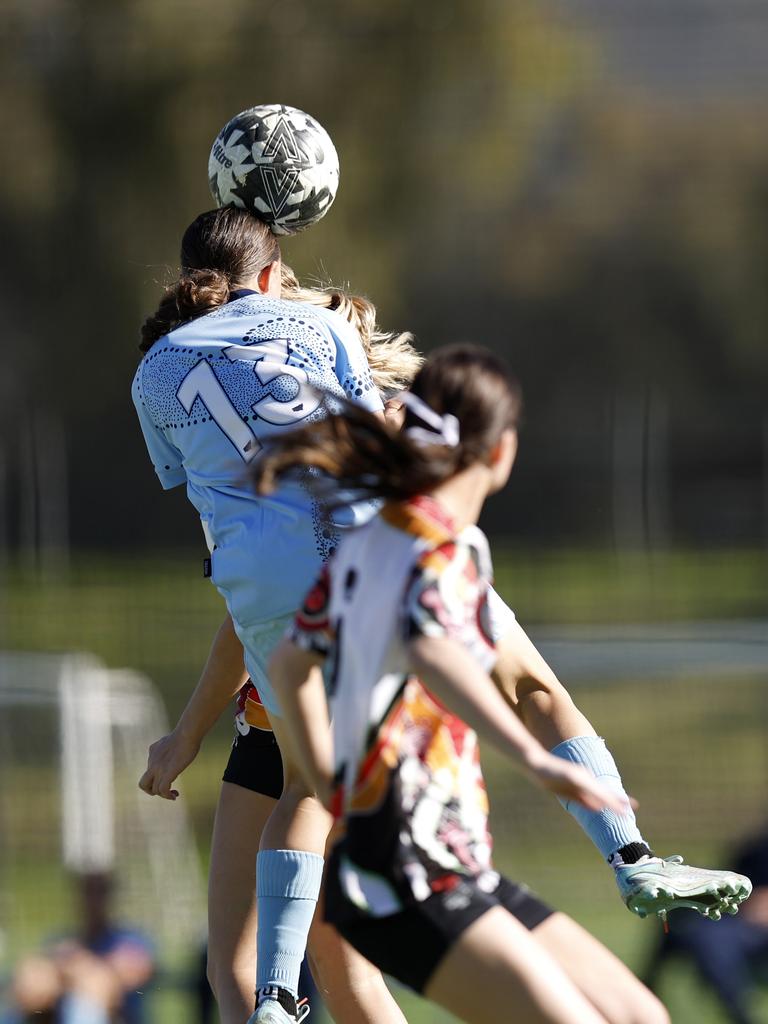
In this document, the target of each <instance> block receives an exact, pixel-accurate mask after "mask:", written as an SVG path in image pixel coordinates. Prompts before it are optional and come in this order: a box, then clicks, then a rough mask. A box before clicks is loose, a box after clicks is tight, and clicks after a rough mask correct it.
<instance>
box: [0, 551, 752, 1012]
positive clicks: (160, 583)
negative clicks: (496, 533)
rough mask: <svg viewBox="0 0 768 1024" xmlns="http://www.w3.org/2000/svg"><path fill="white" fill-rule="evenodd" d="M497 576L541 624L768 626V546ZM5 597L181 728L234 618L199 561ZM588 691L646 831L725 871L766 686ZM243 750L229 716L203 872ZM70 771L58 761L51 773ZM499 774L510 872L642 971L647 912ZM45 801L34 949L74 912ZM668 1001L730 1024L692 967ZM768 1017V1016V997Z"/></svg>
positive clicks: (412, 1004) (26, 837)
mask: <svg viewBox="0 0 768 1024" xmlns="http://www.w3.org/2000/svg"><path fill="white" fill-rule="evenodd" d="M496 566H497V582H498V586H499V589H500V590H501V592H502V594H503V595H504V596H505V597H506V599H507V600H508V601H510V603H511V604H512V605H513V607H515V609H516V610H517V612H518V616H519V617H520V618H521V620H522V621H523V622H524V623H525V624H533V625H535V624H536V623H561V624H567V623H636V622H669V621H673V620H696V619H713V618H730V617H755V618H766V617H768V571H766V570H767V569H768V559H767V558H766V553H765V552H764V551H744V550H740V551H706V552H695V551H691V552H672V553H668V554H664V555H660V554H658V555H655V556H654V557H652V558H650V557H645V556H642V557H641V556H635V557H626V556H625V557H622V558H619V557H618V556H615V555H611V554H606V553H605V552H602V553H595V552H575V551H568V552H557V553H553V552H548V553H541V554H531V553H523V552H520V551H517V550H514V549H511V548H509V549H500V548H499V546H497V549H496ZM0 602H1V604H0V648H5V649H19V650H35V651H51V650H54V651H57V650H58V651H64V650H88V651H92V652H94V653H95V654H97V655H98V656H100V657H101V658H103V659H104V660H105V661H106V663H107V664H108V665H110V666H113V667H118V666H124V665H128V666H131V667H132V668H135V669H140V670H142V671H144V672H146V673H147V674H148V675H149V676H150V677H151V678H152V679H153V680H154V682H155V683H156V684H157V685H158V687H159V688H160V690H161V692H162V694H163V697H164V699H165V701H166V704H167V706H168V708H169V712H170V714H171V716H172V717H173V716H175V714H176V713H177V712H178V710H179V708H180V707H181V705H182V702H183V700H184V697H185V694H186V693H187V692H188V690H189V688H190V686H191V685H192V684H193V683H194V681H195V678H196V676H197V673H198V671H199V668H200V666H201V664H202V662H203V660H204V658H205V655H206V652H207V645H208V642H209V639H210V636H211V635H212V632H213V630H214V629H215V627H216V625H217V623H218V620H219V619H220V617H221V614H222V607H221V603H220V600H219V598H218V596H217V595H216V593H215V591H214V589H213V588H212V587H211V586H210V585H209V584H207V583H206V582H205V581H204V580H203V579H202V578H201V576H200V574H199V558H198V555H197V553H192V554H179V555H169V554H167V553H166V554H163V555H158V556H154V555H148V554H146V553H145V554H142V555H141V556H137V557H125V556H99V555H94V554H90V555H83V556H81V557H78V558H76V559H73V569H72V571H71V573H70V574H69V575H68V576H67V577H62V578H58V579H48V580H44V581H43V580H39V579H36V578H34V577H32V576H30V575H29V574H25V573H23V572H21V571H20V570H19V569H18V568H14V567H11V569H10V571H9V572H8V574H7V577H6V581H5V585H4V587H3V589H2V591H0ZM575 696H576V698H577V700H578V702H579V704H580V706H582V708H583V709H584V710H585V711H586V713H587V714H588V715H589V716H590V717H591V718H592V720H593V721H594V722H595V724H596V726H597V728H598V731H600V732H601V733H602V734H604V735H606V736H608V737H609V738H610V741H611V747H612V749H613V750H614V753H615V755H616V758H617V761H618V762H619V763H620V764H621V766H622V770H623V773H624V776H625V780H626V781H627V784H628V787H629V788H630V789H631V791H632V792H633V794H634V795H635V796H636V797H637V798H638V799H639V800H640V802H641V812H640V820H641V822H642V825H643V829H644V831H645V832H646V834H647V835H648V838H649V839H651V841H652V842H653V843H654V845H655V846H656V847H657V849H659V851H661V852H664V853H674V852H681V853H684V854H685V855H686V857H687V858H688V859H689V860H692V861H695V860H696V859H699V860H701V859H704V860H706V861H712V862H722V860H723V859H724V858H725V856H726V851H727V850H728V848H729V847H730V846H731V845H732V843H733V842H734V841H735V840H736V839H738V838H739V836H740V835H742V834H744V833H746V832H747V831H749V829H751V828H753V827H755V826H757V825H758V824H760V823H761V822H762V820H763V817H764V814H765V806H766V788H767V785H766V782H767V780H768V754H767V753H766V749H767V745H766V732H767V731H768V686H767V685H766V680H765V679H764V678H757V677H754V676H752V677H750V676H744V675H734V676H733V677H718V678H716V677H712V678H707V679H706V680H700V679H697V678H695V677H692V676H690V675H685V674H678V675H676V676H675V677H674V678H670V679H665V680H659V679H655V678H654V679H648V678H644V677H643V672H642V665H641V664H640V665H627V667H626V672H625V673H624V674H623V678H621V679H617V681H616V685H614V686H605V685H600V686H590V685H589V684H580V685H579V686H578V687H577V688H576V690H575ZM1 739H2V737H1V736H0V740H1ZM228 741H229V725H228V723H226V722H224V723H222V724H221V726H220V727H219V728H218V729H217V730H216V732H215V733H214V734H213V735H212V737H211V738H210V741H209V742H208V743H207V744H206V747H205V748H204V750H203V753H202V754H201V756H200V758H199V759H198V761H197V762H196V764H195V765H193V766H192V768H191V769H190V770H189V772H188V773H187V776H185V778H184V780H183V784H182V786H181V789H182V792H183V798H184V800H185V802H186V804H187V806H188V808H189V810H190V812H191V816H192V821H193V823H194V826H195V833H196V836H197V840H198V844H199V847H200V851H201V857H202V859H203V860H205V857H206V853H207V842H208V837H209V834H210V826H211V814H212V808H213V805H214V802H215V798H216V793H217V790H218V780H219V778H220V773H221V767H222V764H223V761H224V758H225V756H226V747H227V745H228ZM34 760H35V758H33V757H32V756H30V762H32V761H34ZM140 767H141V766H138V768H139V769H140ZM55 768H56V766H55V760H54V761H53V762H52V763H51V764H50V765H49V767H48V771H49V772H51V771H53V772H55ZM29 770H30V764H29V763H27V764H26V765H25V771H26V774H25V783H24V785H25V789H28V788H29V786H30V784H31V780H32V778H33V776H31V775H30V774H29ZM486 774H487V776H488V780H489V788H490V791H491V799H492V805H493V808H494V810H493V826H494V834H495V837H496V856H497V861H498V863H499V865H500V866H501V867H502V869H504V870H506V871H508V872H509V873H510V874H512V875H513V876H516V877H521V878H524V879H525V880H526V881H527V882H529V884H531V885H533V886H534V887H535V888H536V889H538V891H539V892H540V893H541V895H542V896H544V897H545V898H546V899H548V900H549V901H551V902H553V903H554V904H555V905H557V906H558V907H561V908H562V909H564V910H566V911H567V912H569V913H571V914H573V916H574V917H576V919H577V920H579V921H580V922H582V923H583V924H585V925H586V926H587V927H588V928H590V930H592V931H593V932H594V933H595V934H597V935H598V937H599V938H601V939H602V940H603V941H605V942H606V943H607V944H608V945H609V946H610V947H611V948H612V949H614V950H615V951H616V952H617V953H618V954H619V955H620V956H622V957H623V958H624V959H625V960H626V961H627V962H628V963H630V964H631V965H632V966H633V967H635V968H638V969H639V968H641V967H642V964H643V962H644V960H645V958H646V957H647V955H648V951H649V948H650V946H651V945H652V944H653V942H655V941H656V937H657V935H658V932H659V928H658V925H657V924H656V923H655V922H641V921H639V920H637V919H635V918H632V917H631V916H630V915H629V914H628V913H627V911H626V910H625V909H624V908H623V907H622V906H621V904H620V902H619V900H618V898H617V896H616V894H615V892H614V891H613V885H614V883H613V881H612V878H611V877H610V873H609V872H608V870H607V868H606V867H605V866H604V865H602V864H601V863H600V860H599V857H598V856H597V854H596V852H595V851H593V850H592V848H591V846H590V845H589V843H588V842H587V841H586V840H585V839H583V838H582V836H581V834H580V833H579V831H578V829H577V827H576V826H575V825H574V824H573V822H571V821H570V819H569V818H568V817H567V816H566V815H565V814H564V813H563V812H562V811H561V810H560V808H559V807H557V805H556V804H552V803H551V802H549V803H547V802H546V801H543V800H541V799H540V798H539V797H538V796H537V794H535V793H533V791H532V790H531V789H530V788H529V787H528V786H527V784H525V783H524V782H523V781H522V780H520V779H519V778H518V777H517V776H515V775H514V774H510V772H509V770H508V769H507V767H506V766H505V765H504V764H502V763H501V762H500V761H499V759H497V758H495V757H489V758H488V759H487V763H486ZM7 786H8V784H7V783H6V792H7ZM36 789H37V790H38V792H39V793H41V794H47V796H45V797H40V798H39V799H36V800H30V799H26V797H25V793H22V792H18V793H17V794H16V796H15V798H14V800H13V802H12V806H10V805H9V806H10V811H9V810H8V808H6V809H5V811H3V815H4V816H3V823H4V824H5V825H6V826H7V824H8V823H9V822H10V823H11V824H12V826H13V832H14V837H15V838H14V842H15V843H16V846H17V847H18V849H19V850H24V851H25V854H24V856H21V857H17V858H16V861H15V862H14V864H13V865H12V866H9V865H8V864H6V867H5V874H4V875H1V876H0V884H1V885H2V886H3V887H5V890H6V892H5V895H4V894H3V893H2V891H0V915H1V914H2V908H3V906H4V905H5V904H7V903H8V896H7V890H8V888H9V887H11V888H12V889H13V890H14V893H15V898H16V900H17V901H18V902H21V903H23V904H24V906H25V929H24V930H25V935H26V936H27V938H29V937H31V936H33V935H34V934H35V933H36V932H37V933H40V934H42V933H44V932H47V931H50V927H51V924H52V923H56V924H60V923H61V922H62V921H63V920H65V919H66V918H67V916H68V913H69V911H68V907H67V901H66V898H65V897H64V896H62V892H61V883H60V881H59V875H58V873H57V871H56V870H54V869H53V866H52V864H51V861H50V857H51V856H54V855H55V853H54V851H53V850H50V851H47V852H45V853H43V852H42V847H41V846H40V842H39V838H38V837H39V836H42V835H43V834H44V833H45V829H46V817H47V815H46V808H47V806H48V800H49V799H50V798H51V786H50V782H49V781H48V780H47V779H46V778H45V777H44V773H43V775H41V777H40V779H39V784H38V785H37V786H36ZM9 814H10V817H9ZM36 848H37V850H38V853H39V856H35V853H34V851H35V849H36ZM46 858H48V859H46ZM0 920H2V918H1V917H0ZM25 944H26V943H25ZM169 966H170V968H171V970H172V972H178V971H179V970H180V969H181V968H182V967H183V966H184V965H183V964H182V963H181V962H180V961H178V960H176V961H175V962H174V963H173V964H171V965H169ZM663 994H664V996H665V998H666V999H667V1001H668V1003H669V1006H670V1009H671V1011H672V1018H673V1020H674V1021H675V1022H676V1024H687V1022H694V1021H695V1022H696V1024H722V1021H723V1019H724V1018H723V1016H722V1014H720V1012H719V1010H718V1009H717V1007H716V1006H715V1005H714V1004H713V1002H712V999H711V998H710V997H709V995H708V993H706V992H703V991H701V988H700V986H699V985H698V983H697V981H696V979H695V978H694V977H693V975H692V974H691V973H690V971H688V970H683V969H676V970H675V971H674V972H670V974H669V977H668V979H667V982H666V984H665V989H664V993H663ZM400 997H402V1001H403V1006H404V1007H406V1013H407V1016H408V1019H409V1020H410V1021H412V1022H414V1024H427V1022H432V1021H434V1022H442V1021H446V1020H448V1019H449V1018H448V1017H447V1015H445V1014H441V1013H440V1012H438V1011H435V1010H433V1009H431V1008H425V1007H424V1006H423V1005H421V1004H419V1003H418V1002H417V1001H415V1000H414V999H412V998H411V997H410V996H408V995H407V994H399V998H400ZM154 999H155V1003H156V1013H155V1018H154V1024H166V1022H169V1024H170V1022H173V1021H176V1020H180V1019H182V1016H185V1015H186V1014H187V1012H188V1011H187V1010H185V1009H184V997H183V996H181V995H179V994H178V993H176V992H174V991H171V990H168V991H163V990H159V991H158V993H157V994H156V995H155V997H154ZM761 1009H762V1012H763V1014H764V1019H768V1002H766V1001H764V1002H763V1004H761ZM499 1019H500V1020H503V1019H504V1015H503V1013H502V1014H501V1016H500V1018H499ZM758 1019H759V1018H758Z"/></svg>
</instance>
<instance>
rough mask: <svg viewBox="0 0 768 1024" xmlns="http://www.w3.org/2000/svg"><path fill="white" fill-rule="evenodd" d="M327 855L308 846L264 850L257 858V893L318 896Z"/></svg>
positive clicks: (301, 897) (306, 898)
mask: <svg viewBox="0 0 768 1024" xmlns="http://www.w3.org/2000/svg"><path fill="white" fill-rule="evenodd" d="M323 863H324V861H323V858H322V857H321V856H320V854H319V853H308V852H307V851H305V850H261V851H260V852H259V854H258V856H257V858H256V895H257V896H278V897H287V898H289V899H295V900H317V897H318V894H319V892H320V883H321V882H322V879H323Z"/></svg>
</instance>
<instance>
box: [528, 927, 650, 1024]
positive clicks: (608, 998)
mask: <svg viewBox="0 0 768 1024" xmlns="http://www.w3.org/2000/svg"><path fill="white" fill-rule="evenodd" d="M532 934H533V937H534V939H535V940H536V942H538V943H539V945H541V946H543V948H544V949H546V950H547V952H549V953H550V954H551V955H552V956H553V957H554V958H555V960H557V962H558V963H559V964H560V966H561V967H562V969H563V970H564V971H565V973H566V974H567V975H568V977H569V978H570V979H571V980H572V981H573V982H574V983H575V984H576V987H577V988H578V989H579V991H581V992H583V993H584V995H585V996H586V997H587V999H589V1001H590V1002H591V1003H592V1005H593V1006H595V1007H596V1008H597V1009H598V1010H599V1011H600V1013H602V1015H603V1016H604V1017H605V1018H606V1020H608V1021H610V1022H611V1024H669V1014H668V1013H667V1011H666V1010H665V1009H664V1006H663V1005H662V1004H661V1002H660V1001H659V1000H658V999H657V998H656V996H655V995H654V994H653V993H652V992H651V991H650V990H649V989H647V988H646V987H645V985H643V983H642V982H641V981H640V980H639V979H638V978H636V977H635V976H634V974H633V973H632V972H631V971H630V970H629V968H628V967H627V966H626V964H624V963H622V962H621V960H619V958H618V957H616V956H614V954H613V953H611V951H610V950H608V949H606V947H605V946H604V945H603V944H602V943H601V942H598V940H597V939H596V938H595V937H594V936H593V935H590V934H589V932H588V931H586V930H585V929H584V928H582V927H581V925H578V924H576V922H575V921H573V920H572V919H571V918H570V917H567V916H566V915H565V914H553V915H552V917H548V918H547V919H546V921H542V923H541V924H540V925H539V926H538V927H537V928H535V929H534V930H533V933H532Z"/></svg>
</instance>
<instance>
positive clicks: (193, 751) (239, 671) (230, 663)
mask: <svg viewBox="0 0 768 1024" xmlns="http://www.w3.org/2000/svg"><path fill="white" fill-rule="evenodd" d="M247 675H248V673H247V672H246V671H245V667H244V665H243V647H242V644H241V643H240V641H239V640H238V638H237V634H236V633H235V628H234V625H233V623H232V619H231V617H230V616H229V615H227V616H226V618H225V619H224V622H223V623H222V624H221V626H220V627H219V629H218V630H217V632H216V635H215V636H214V638H213V643H212V644H211V650H210V653H209V655H208V660H207V661H206V663H205V668H204V669H203V671H202V674H201V676H200V680H199V682H198V684H197V686H196V687H195V689H194V691H193V693H192V695H191V697H190V698H189V700H188V701H187V705H186V707H185V708H184V710H183V711H182V713H181V716H180V717H179V721H178V722H177V724H176V728H175V729H174V730H173V731H172V732H170V733H168V735H167V736H162V737H161V738H160V739H159V740H157V741H156V742H155V743H153V744H152V745H151V746H150V748H149V754H148V758H147V769H146V771H145V772H144V774H143V775H142V776H141V778H140V779H139V787H140V788H141V789H143V790H144V792H145V793H148V794H149V795H150V796H161V797H164V798H165V799H166V800H175V799H176V797H177V796H178V795H179V791H178V790H177V789H173V788H172V787H173V783H174V782H175V781H176V779H177V778H178V776H179V775H181V773H182V772H183V771H184V769H185V768H188V767H189V765H190V764H191V763H192V762H193V761H194V759H195V758H196V757H197V754H198V751H199V750H200V744H201V743H202V742H203V740H204V739H205V737H206V735H207V734H208V732H209V731H210V729H211V728H212V726H213V725H214V723H215V722H216V721H218V719H219V716H220V715H221V713H222V712H223V711H224V709H225V708H226V707H227V705H228V704H229V703H230V701H231V700H232V697H233V696H234V694H236V693H237V691H238V690H239V689H240V687H241V686H242V685H243V683H244V682H245V680H246V678H247Z"/></svg>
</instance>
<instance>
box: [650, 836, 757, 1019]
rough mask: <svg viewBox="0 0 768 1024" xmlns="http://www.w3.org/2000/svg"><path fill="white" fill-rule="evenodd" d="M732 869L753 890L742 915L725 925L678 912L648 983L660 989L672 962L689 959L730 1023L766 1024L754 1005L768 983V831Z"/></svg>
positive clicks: (742, 852)
mask: <svg viewBox="0 0 768 1024" xmlns="http://www.w3.org/2000/svg"><path fill="white" fill-rule="evenodd" d="M729 866H730V867H732V868H733V870H734V871H738V872H739V873H740V874H743V875H747V877H748V878H751V879H752V884H753V886H754V888H753V891H752V895H751V896H750V898H749V899H748V900H747V901H746V903H744V904H743V905H742V908H741V910H740V911H739V914H738V915H737V916H736V917H725V918H723V920H722V921H709V920H708V919H707V918H704V917H700V916H699V915H698V914H693V913H691V914H684V913H680V914H673V915H672V916H671V917H670V919H669V933H668V934H667V935H665V936H664V937H663V939H662V941H661V943H660V945H659V946H658V948H657V949H656V951H655V952H654V954H653V956H652V958H651V962H650V964H649V967H648V970H647V972H646V975H645V979H644V980H645V982H646V984H647V985H649V986H650V987H651V988H653V989H656V987H657V985H658V981H659V976H660V974H661V971H662V969H663V968H664V967H665V965H666V964H667V962H668V960H669V959H670V958H675V957H680V958H685V959H688V960H689V961H691V962H692V963H693V964H695V966H696V968H697V969H698V972H699V975H700V976H701V978H702V980H703V981H705V982H706V983H708V984H709V985H710V986H711V987H712V989H713V990H714V992H715V993H716V995H717V996H718V998H719V1000H720V1002H721V1003H722V1004H723V1007H724V1008H725V1010H726V1012H727V1014H728V1020H730V1021H732V1022H733V1024H761V1021H760V1020H758V1017H757V1016H756V1015H755V1013H754V1012H753V1011H752V1010H751V1008H750V1007H751V1004H752V997H753V995H754V991H755V987H756V984H757V983H758V982H759V981H760V980H768V829H766V830H765V831H763V832H761V833H760V834H758V835H756V836H754V837H753V838H752V839H750V840H749V841H748V842H747V843H746V844H745V845H744V846H743V847H742V848H741V849H740V850H739V851H738V852H737V853H736V855H735V856H734V862H733V864H731V865H729Z"/></svg>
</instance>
